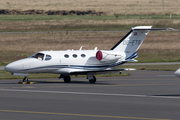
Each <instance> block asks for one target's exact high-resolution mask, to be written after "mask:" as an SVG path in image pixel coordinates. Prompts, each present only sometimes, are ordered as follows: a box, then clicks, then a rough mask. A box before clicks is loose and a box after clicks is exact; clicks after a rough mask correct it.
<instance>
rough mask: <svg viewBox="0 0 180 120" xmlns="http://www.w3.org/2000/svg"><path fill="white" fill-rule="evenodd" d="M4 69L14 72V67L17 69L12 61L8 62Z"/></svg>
mask: <svg viewBox="0 0 180 120" xmlns="http://www.w3.org/2000/svg"><path fill="white" fill-rule="evenodd" d="M4 69H5V70H6V71H8V72H15V71H16V69H17V66H16V64H14V62H13V63H10V64H8V65H6V66H5V68H4Z"/></svg>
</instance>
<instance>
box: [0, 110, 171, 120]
mask: <svg viewBox="0 0 180 120" xmlns="http://www.w3.org/2000/svg"><path fill="white" fill-rule="evenodd" d="M0 112H11V113H28V114H46V115H67V116H80V117H101V118H121V119H138V120H170V119H159V118H142V117H125V116H108V115H88V114H73V113H53V112H37V111H17V110H0Z"/></svg>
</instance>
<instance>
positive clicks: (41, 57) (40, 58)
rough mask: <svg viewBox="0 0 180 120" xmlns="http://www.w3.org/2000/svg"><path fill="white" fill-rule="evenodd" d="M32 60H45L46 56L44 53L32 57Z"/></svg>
mask: <svg viewBox="0 0 180 120" xmlns="http://www.w3.org/2000/svg"><path fill="white" fill-rule="evenodd" d="M30 58H37V59H39V60H43V59H44V54H43V53H36V54H34V55H32V56H30Z"/></svg>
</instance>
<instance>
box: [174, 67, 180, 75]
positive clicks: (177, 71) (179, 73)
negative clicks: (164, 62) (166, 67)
mask: <svg viewBox="0 0 180 120" xmlns="http://www.w3.org/2000/svg"><path fill="white" fill-rule="evenodd" d="M174 74H175V75H176V76H178V77H180V68H179V69H177V70H176V71H175V72H174Z"/></svg>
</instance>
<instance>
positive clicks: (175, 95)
mask: <svg viewBox="0 0 180 120" xmlns="http://www.w3.org/2000/svg"><path fill="white" fill-rule="evenodd" d="M152 96H162V97H163V96H164V97H180V94H169V95H152Z"/></svg>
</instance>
